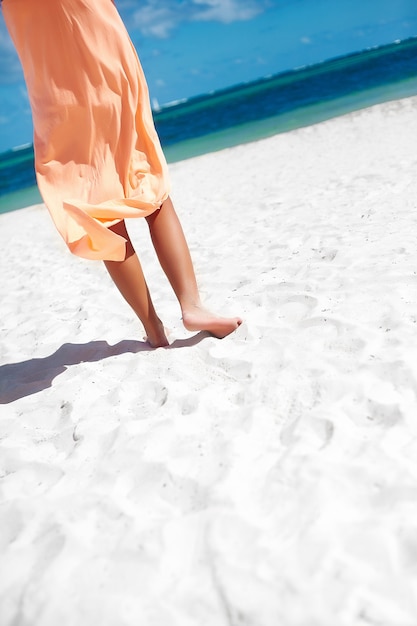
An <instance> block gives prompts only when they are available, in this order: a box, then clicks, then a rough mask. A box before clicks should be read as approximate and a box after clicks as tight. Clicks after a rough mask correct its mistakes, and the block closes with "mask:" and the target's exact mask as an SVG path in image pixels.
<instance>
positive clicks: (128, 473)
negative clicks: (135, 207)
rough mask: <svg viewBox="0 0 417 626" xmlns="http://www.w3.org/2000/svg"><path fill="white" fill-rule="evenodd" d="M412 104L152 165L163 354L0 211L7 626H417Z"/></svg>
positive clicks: (2, 593) (36, 223) (2, 541)
mask: <svg viewBox="0 0 417 626" xmlns="http://www.w3.org/2000/svg"><path fill="white" fill-rule="evenodd" d="M415 137H417V97H414V98H408V99H405V100H401V101H394V102H390V103H386V104H382V105H378V106H375V107H373V108H371V109H366V110H362V111H358V112H356V113H353V114H350V115H347V116H345V117H340V118H337V119H333V120H329V121H327V122H324V123H322V124H318V125H316V126H310V127H307V128H304V129H299V130H297V131H293V132H290V133H287V134H281V135H276V136H275V137H272V138H268V139H265V140H261V141H258V142H254V143H250V144H247V145H242V146H238V147H235V148H230V149H227V150H224V151H222V152H217V153H212V154H206V155H204V156H201V157H198V158H194V159H191V160H188V161H183V162H179V163H176V164H174V165H172V166H171V167H170V171H171V178H172V197H173V199H174V203H175V205H176V208H177V211H178V213H179V215H180V218H181V221H182V224H183V226H184V230H185V232H186V235H187V238H188V241H189V244H190V249H191V252H192V256H193V259H194V263H195V267H196V273H197V276H198V280H199V284H200V287H201V290H202V294H203V296H204V300H205V303H206V304H207V306H208V307H209V308H212V309H213V310H216V311H222V312H223V313H224V314H230V315H235V314H237V315H241V316H242V317H243V318H244V323H243V324H242V326H241V327H240V328H239V329H238V330H237V331H236V332H235V333H234V334H232V335H230V336H229V337H227V338H226V339H224V340H222V341H219V340H217V339H215V338H212V337H210V336H208V335H207V334H206V333H198V334H193V333H189V332H187V331H185V330H184V329H183V327H182V324H181V319H180V311H179V308H178V305H177V302H176V300H175V298H174V296H173V294H172V292H171V290H170V287H169V285H168V283H167V280H166V279H165V277H164V276H163V274H162V271H161V270H160V267H159V265H158V263H157V261H156V257H155V254H154V252H153V249H152V247H151V244H150V241H149V237H148V233H147V227H146V223H145V221H144V220H136V221H134V220H130V222H129V223H128V227H129V231H130V233H131V235H132V239H133V241H134V243H135V245H136V248H137V251H138V253H139V256H140V258H141V261H142V264H143V266H144V271H145V274H146V276H147V279H148V283H149V286H150V289H151V292H152V294H153V297H154V300H155V304H156V308H157V310H158V312H159V314H160V316H161V318H162V319H163V320H164V323H165V324H166V326H167V327H168V328H169V329H170V338H171V341H172V344H171V347H170V348H169V349H162V348H161V349H158V350H150V349H149V348H148V346H147V344H146V343H145V342H144V341H143V340H142V337H143V331H142V328H141V325H140V323H139V321H138V320H137V319H135V317H134V316H133V314H132V313H131V311H130V309H129V308H128V306H127V305H126V304H125V302H124V301H123V300H122V298H121V296H120V295H119V293H118V292H117V291H116V288H115V287H114V286H113V284H112V283H111V280H110V278H109V277H108V276H107V274H106V272H105V269H104V267H103V265H102V264H101V263H100V262H91V261H90V262H89V261H83V260H81V259H79V258H76V257H73V256H71V255H70V254H69V252H68V251H67V249H66V248H65V246H64V243H63V242H62V241H61V240H60V238H59V236H58V235H57V233H56V231H55V229H54V226H53V224H52V222H51V220H50V218H49V215H48V214H47V211H46V209H45V207H44V206H43V205H38V206H33V207H29V208H26V209H23V210H19V211H15V212H12V213H8V214H5V215H0V243H1V249H2V262H1V281H0V299H1V311H2V315H1V328H0V402H1V407H0V415H1V418H0V427H1V441H0V469H1V501H0V529H1V532H0V623H1V625H2V626H34V625H36V626H56V625H57V624H59V625H60V626H80V625H82V626H90V625H93V624H100V626H137V625H140V626H227V625H229V626H370V625H378V626H415V625H416V624H417V420H416V415H417V252H416V229H417V211H416V202H417V200H416V198H417V177H416V171H417V150H416V147H415V146H416V142H415Z"/></svg>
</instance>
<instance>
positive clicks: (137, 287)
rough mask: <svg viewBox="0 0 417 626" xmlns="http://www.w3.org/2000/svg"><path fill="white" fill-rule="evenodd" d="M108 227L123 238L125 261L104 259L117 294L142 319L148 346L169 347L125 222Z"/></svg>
mask: <svg viewBox="0 0 417 626" xmlns="http://www.w3.org/2000/svg"><path fill="white" fill-rule="evenodd" d="M111 230H113V231H114V232H115V233H117V234H118V235H121V236H122V237H124V238H125V239H126V241H127V244H126V257H125V260H124V261H104V264H105V266H106V268H107V270H108V272H109V274H110V276H111V277H112V279H113V281H114V283H115V284H116V286H117V288H118V289H119V291H120V293H121V294H122V296H123V297H124V299H125V300H126V302H128V304H130V306H131V307H132V309H133V310H134V311H135V313H136V315H137V316H138V317H139V319H140V320H141V322H142V324H143V326H144V328H145V332H146V335H147V340H148V342H149V343H150V344H151V346H152V347H154V348H158V347H161V346H168V345H169V343H168V339H167V338H166V335H165V330H164V327H163V325H162V322H161V320H160V319H159V317H158V316H157V314H156V312H155V309H154V306H153V303H152V300H151V296H150V294H149V290H148V286H147V284H146V281H145V277H144V275H143V271H142V266H141V264H140V261H139V258H138V256H137V254H136V253H135V250H134V248H133V246H132V243H131V241H130V238H129V235H128V233H127V230H126V225H125V223H124V221H122V222H119V223H118V224H116V225H115V226H112V227H111Z"/></svg>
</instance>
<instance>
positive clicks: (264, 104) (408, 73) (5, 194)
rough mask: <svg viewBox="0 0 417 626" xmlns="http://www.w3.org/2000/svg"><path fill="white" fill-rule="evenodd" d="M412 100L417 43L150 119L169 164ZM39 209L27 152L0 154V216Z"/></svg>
mask: <svg viewBox="0 0 417 626" xmlns="http://www.w3.org/2000/svg"><path fill="white" fill-rule="evenodd" d="M415 94H417V37H413V38H410V39H406V40H403V41H397V42H395V43H392V44H388V45H384V46H379V47H376V48H372V49H367V50H364V51H362V52H357V53H354V54H350V55H348V56H344V57H339V58H335V59H330V60H327V61H325V62H322V63H319V64H316V65H311V66H307V67H302V68H297V69H294V70H292V71H287V72H284V73H280V74H277V75H275V76H266V77H264V78H261V79H259V80H257V81H254V82H251V83H245V84H239V85H235V86H233V87H230V88H228V89H224V90H221V91H217V92H214V93H210V94H206V95H201V96H198V97H194V98H190V99H187V100H183V101H180V102H175V103H171V104H169V105H165V106H163V107H161V108H158V110H155V111H154V119H155V125H156V128H157V130H158V133H159V136H160V139H161V143H162V146H163V148H164V151H165V154H166V157H167V160H168V162H170V163H172V162H175V161H179V160H183V159H188V158H191V157H194V156H197V155H201V154H204V153H207V152H212V151H216V150H220V149H223V148H226V147H231V146H235V145H239V144H244V143H247V142H250V141H255V140H257V139H261V138H264V137H268V136H271V135H275V134H277V133H283V132H286V131H289V130H293V129H295V128H300V127H303V126H308V125H311V124H315V123H318V122H321V121H324V120H327V119H330V118H333V117H336V116H339V115H344V114H346V113H349V112H351V111H355V110H358V109H362V108H366V107H369V106H372V105H374V104H378V103H382V102H386V101H389V100H396V99H399V98H405V97H408V96H412V95H415ZM39 202H41V198H40V196H39V192H38V190H37V187H36V181H35V174H34V167H33V147H32V145H26V146H20V147H17V148H15V149H13V150H9V151H7V152H4V153H2V154H0V213H6V212H8V211H13V210H15V209H19V208H22V207H25V206H29V205H31V204H36V203H39Z"/></svg>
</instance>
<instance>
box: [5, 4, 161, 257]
mask: <svg viewBox="0 0 417 626" xmlns="http://www.w3.org/2000/svg"><path fill="white" fill-rule="evenodd" d="M2 8H3V14H4V18H5V21H6V25H7V27H8V30H9V32H10V35H11V37H12V39H13V41H14V44H15V46H16V49H17V52H18V54H19V57H20V60H21V63H22V67H23V71H24V75H25V80H26V85H27V90H28V94H29V99H30V104H31V108H32V116H33V126H34V149H35V168H36V177H37V182H38V186H39V190H40V192H41V194H42V197H43V199H44V202H45V204H46V206H47V207H48V209H49V211H50V213H51V216H52V218H53V220H54V222H55V225H56V227H57V229H58V231H59V232H60V233H61V235H62V237H63V238H64V240H65V242H66V244H67V245H68V247H69V249H70V250H71V252H73V253H74V254H76V255H78V256H81V257H84V258H87V259H106V260H114V261H120V260H122V259H123V258H124V255H125V244H126V242H125V239H124V238H123V237H120V236H119V235H116V234H115V233H114V232H112V231H111V230H109V228H108V227H109V226H111V225H114V224H116V223H117V222H119V221H120V220H122V219H124V218H127V217H145V216H147V215H149V214H150V213H152V212H153V211H155V210H156V209H158V208H159V207H160V206H161V204H162V202H163V201H164V200H165V199H166V198H167V196H168V193H169V182H168V174H167V166H166V162H165V158H164V155H163V153H162V150H161V146H160V143H159V139H158V136H157V134H156V131H155V128H154V123H153V119H152V113H151V107H150V103H149V95H148V88H147V85H146V81H145V78H144V75H143V71H142V68H141V66H140V63H139V59H138V57H137V54H136V52H135V50H134V48H133V45H132V42H131V41H130V38H129V35H128V33H127V31H126V28H125V26H124V24H123V22H122V20H121V18H120V16H119V13H118V12H117V9H116V7H115V6H114V4H113V2H112V0H3V2H2Z"/></svg>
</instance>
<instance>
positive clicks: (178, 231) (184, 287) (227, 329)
mask: <svg viewBox="0 0 417 626" xmlns="http://www.w3.org/2000/svg"><path fill="white" fill-rule="evenodd" d="M146 220H147V222H148V225H149V230H150V233H151V237H152V242H153V245H154V247H155V251H156V253H157V255H158V259H159V262H160V263H161V267H162V269H163V270H164V272H165V274H166V275H167V278H168V280H169V282H170V283H171V286H172V288H173V290H174V292H175V295H176V296H177V298H178V301H179V303H180V306H181V311H182V320H183V323H184V326H185V328H187V330H193V331H195V330H206V331H208V332H210V333H211V334H212V335H215V336H216V337H219V338H223V337H225V336H226V335H228V334H229V333H231V332H233V331H234V330H236V328H238V326H239V325H240V324H241V323H242V320H241V319H240V318H239V317H231V318H228V317H218V316H217V315H213V314H212V313H210V312H209V311H207V309H205V308H204V307H203V306H202V304H201V300H200V295H199V292H198V288H197V281H196V278H195V274H194V268H193V263H192V260H191V256H190V251H189V249H188V245H187V242H186V240H185V237H184V233H183V230H182V228H181V224H180V222H179V219H178V217H177V214H176V213H175V210H174V206H173V204H172V201H171V199H170V198H168V199H167V200H165V202H164V203H163V204H162V206H161V208H160V209H159V210H158V211H155V213H152V214H151V215H149V216H148V217H147V218H146Z"/></svg>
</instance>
